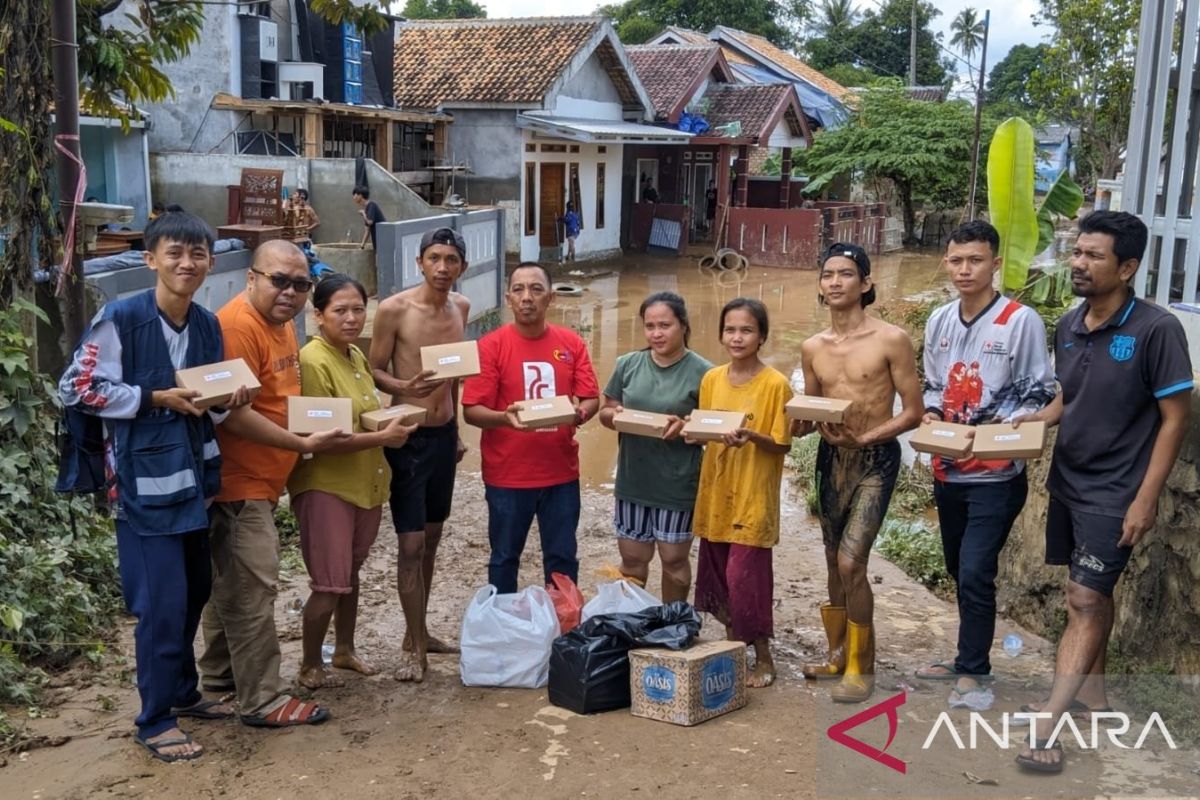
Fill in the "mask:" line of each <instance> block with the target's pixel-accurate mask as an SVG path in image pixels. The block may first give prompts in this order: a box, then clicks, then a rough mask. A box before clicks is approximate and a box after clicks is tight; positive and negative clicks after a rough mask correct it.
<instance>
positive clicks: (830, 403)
mask: <svg viewBox="0 0 1200 800" xmlns="http://www.w3.org/2000/svg"><path fill="white" fill-rule="evenodd" d="M848 408H850V401H849V400H842V399H840V398H837V397H813V396H811V395H807V394H798V395H796V396H795V397H793V398H792V399H791V400H788V401H787V405H785V406H784V407H783V411H784V413H785V414H787V417H788V419H802V420H807V421H809V422H841V421H842V420H843V419H845V416H846V409H848Z"/></svg>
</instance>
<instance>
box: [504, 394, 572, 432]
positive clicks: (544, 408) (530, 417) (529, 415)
mask: <svg viewBox="0 0 1200 800" xmlns="http://www.w3.org/2000/svg"><path fill="white" fill-rule="evenodd" d="M519 405H520V410H518V411H517V419H518V420H520V422H521V424H522V425H525V426H527V427H530V428H555V427H558V426H559V425H569V424H572V423H574V422H575V406H574V405H573V404H572V403H571V398H569V397H567V396H566V395H557V396H555V397H539V398H537V399H536V400H522V401H521V402H520V403H519Z"/></svg>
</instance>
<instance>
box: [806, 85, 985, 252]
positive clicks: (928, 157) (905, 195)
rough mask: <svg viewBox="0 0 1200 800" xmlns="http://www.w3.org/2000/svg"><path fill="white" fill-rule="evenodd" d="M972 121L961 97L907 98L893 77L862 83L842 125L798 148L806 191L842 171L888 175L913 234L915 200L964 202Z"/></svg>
mask: <svg viewBox="0 0 1200 800" xmlns="http://www.w3.org/2000/svg"><path fill="white" fill-rule="evenodd" d="M974 122H975V121H974V112H973V110H972V108H971V105H970V104H969V103H966V102H963V101H951V102H946V103H925V102H920V101H917V100H912V99H910V98H909V97H908V94H907V93H906V92H905V90H904V87H903V86H901V85H900V83H899V82H898V81H894V80H893V81H891V82H890V83H887V84H882V85H877V86H876V87H873V88H870V89H867V90H865V91H863V92H862V93H860V94H859V95H858V103H857V107H856V108H855V109H854V111H853V112H852V113H851V116H850V119H849V120H848V121H847V123H846V124H845V125H843V126H842V127H840V128H838V129H836V130H832V131H822V132H821V133H819V134H818V135H817V137H816V140H815V141H814V142H813V146H812V147H811V148H809V149H807V150H803V151H801V154H800V162H801V163H800V166H801V167H802V168H803V170H804V172H805V173H806V174H807V175H808V176H809V177H810V181H809V183H808V185H807V186H805V189H804V191H805V194H817V193H819V192H820V191H822V190H823V189H824V187H825V186H826V185H828V184H829V183H830V181H832V180H834V179H835V178H837V177H838V176H839V175H846V174H849V175H852V176H855V177H859V178H862V179H863V180H866V181H879V180H889V181H891V182H892V184H893V185H894V186H895V188H896V194H897V195H898V197H899V200H900V205H901V207H902V208H903V216H904V234H905V237H906V238H907V239H909V240H911V239H912V238H913V230H914V228H915V225H916V210H917V205H918V204H921V203H929V204H931V205H934V206H937V207H939V208H951V207H955V206H958V205H961V204H962V203H963V201H964V200H965V197H966V189H967V182H968V177H969V173H970V165H971V135H972V132H973V130H974ZM985 144H986V142H985ZM985 149H986V148H985Z"/></svg>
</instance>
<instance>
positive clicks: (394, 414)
mask: <svg viewBox="0 0 1200 800" xmlns="http://www.w3.org/2000/svg"><path fill="white" fill-rule="evenodd" d="M427 413H428V412H427V411H426V410H425V409H424V408H421V407H420V406H414V405H411V404H409V403H401V404H400V405H398V406H388V407H387V408H381V409H379V410H378V411H364V412H363V413H361V414H359V415H358V424H360V425H362V428H363V430H364V431H377V430H379V429H380V428H383V427H386V426H388V425H390V424H391V423H392V420H394V419H396V418H399V419H400V424H401V425H420V424H421V423H422V422H424V421H425V415H426V414H427Z"/></svg>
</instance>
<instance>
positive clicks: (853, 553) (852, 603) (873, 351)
mask: <svg viewBox="0 0 1200 800" xmlns="http://www.w3.org/2000/svg"><path fill="white" fill-rule="evenodd" d="M821 261H822V265H821V275H820V292H821V300H822V302H823V303H824V304H825V305H827V306H828V307H829V314H830V326H829V328H827V329H826V330H823V331H821V332H820V333H818V334H816V335H815V336H813V337H811V338H810V339H808V340H806V341H805V342H804V344H803V345H802V346H801V359H802V362H803V367H804V392H805V394H808V395H813V396H818V397H837V398H841V399H844V400H850V401H852V402H853V405H852V406H850V408H849V410H847V412H846V416H845V420H844V421H843V422H841V423H837V424H833V423H825V422H821V423H817V424H816V425H815V426H814V425H813V423H802V424H798V426H797V429H796V432H797V434H798V435H801V436H803V435H805V434H807V433H809V432H811V431H812V430H814V428H815V430H817V431H818V432H819V433H820V435H821V445H820V449H819V450H818V451H817V470H816V472H817V474H816V481H817V487H818V494H819V497H820V511H819V517H820V520H821V533H822V537H823V539H824V542H825V561H826V566H827V568H828V574H829V603H828V605H823V606H822V607H821V621H822V622H823V623H824V625H825V632H826V634H827V635H828V637H829V651H830V652H829V656H828V658H827V659H826V661H825V662H824V663H820V664H806V665H805V666H804V675H805V677H807V678H837V677H840V678H841V681H840V682H839V683H838V684H837V685H836V686H834V687H833V689H832V690H831V691H830V695H831V696H832V698H833V699H834V700H836V701H838V702H842V703H858V702H862V701H863V700H866V699H867V698H868V697H870V696H871V692H872V691H874V688H875V630H874V614H875V598H874V596H873V595H872V593H871V585H870V583H869V582H868V580H867V559H868V558H869V557H870V555H871V545H872V544H873V543H874V542H875V535H876V534H877V533H879V528H880V526H881V525H882V524H883V517H884V515H885V514H886V513H887V507H888V501H889V500H890V499H891V496H892V489H893V487H894V486H895V484H896V475H897V473H898V471H899V469H900V444H899V443H898V442H897V441H896V437H897V436H899V435H900V434H901V433H904V432H905V431H907V430H911V429H913V428H915V427H916V426H917V425H918V424H919V423H920V421H921V413H922V411H923V408H922V398H921V385H920V382H919V381H918V379H917V364H916V358H915V357H914V355H913V345H912V340H911V339H910V338H909V336H908V334H907V333H905V332H904V331H903V330H901V329H900V328H898V327H896V326H895V325H889V324H887V323H886V322H882V321H880V320H878V319H876V318H874V317H868V316H867V314H866V311H865V309H866V307H867V306H869V305H870V304H871V303H873V302H875V287H874V286H873V285H872V283H871V260H870V259H869V258H868V257H867V253H866V251H865V250H863V249H862V248H861V247H859V246H858V245H855V244H841V243H838V244H834V245H832V246H830V248H829V249H828V250H826V251H825V254H824V256H823V257H822V259H821ZM897 394H899V395H900V401H901V404H902V410H901V412H900V413H899V414H898V415H896V416H893V415H892V410H893V408H894V406H895V401H896V395H897Z"/></svg>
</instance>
